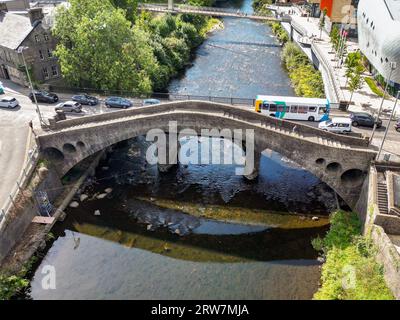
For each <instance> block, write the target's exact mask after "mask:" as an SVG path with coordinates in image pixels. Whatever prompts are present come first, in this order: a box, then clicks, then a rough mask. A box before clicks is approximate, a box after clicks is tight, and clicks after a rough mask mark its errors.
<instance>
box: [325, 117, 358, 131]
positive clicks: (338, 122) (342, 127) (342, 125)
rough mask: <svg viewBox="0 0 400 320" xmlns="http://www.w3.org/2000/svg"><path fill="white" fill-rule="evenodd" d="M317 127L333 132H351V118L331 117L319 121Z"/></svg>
mask: <svg viewBox="0 0 400 320" xmlns="http://www.w3.org/2000/svg"><path fill="white" fill-rule="evenodd" d="M318 128H320V129H321V130H325V131H329V132H334V133H349V132H351V119H350V118H344V117H337V118H332V120H327V121H322V122H320V123H319V125H318Z"/></svg>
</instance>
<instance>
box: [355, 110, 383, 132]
mask: <svg viewBox="0 0 400 320" xmlns="http://www.w3.org/2000/svg"><path fill="white" fill-rule="evenodd" d="M350 119H351V121H352V125H353V126H354V127H358V126H364V127H371V128H372V127H373V126H374V123H375V121H376V127H377V128H380V127H381V126H382V120H381V119H377V120H375V118H374V117H373V116H372V115H370V114H369V113H366V112H354V113H352V114H350Z"/></svg>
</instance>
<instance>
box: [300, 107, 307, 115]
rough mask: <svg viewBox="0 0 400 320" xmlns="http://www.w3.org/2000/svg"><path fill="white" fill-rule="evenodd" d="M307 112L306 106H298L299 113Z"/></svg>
mask: <svg viewBox="0 0 400 320" xmlns="http://www.w3.org/2000/svg"><path fill="white" fill-rule="evenodd" d="M307 112H308V107H305V106H299V113H307Z"/></svg>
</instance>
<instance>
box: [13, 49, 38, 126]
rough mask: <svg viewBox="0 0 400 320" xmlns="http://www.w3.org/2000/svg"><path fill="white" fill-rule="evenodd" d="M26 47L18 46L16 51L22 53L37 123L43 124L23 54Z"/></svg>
mask: <svg viewBox="0 0 400 320" xmlns="http://www.w3.org/2000/svg"><path fill="white" fill-rule="evenodd" d="M26 49H28V47H19V48H18V51H17V52H18V53H20V54H21V55H22V61H23V62H24V66H25V72H26V75H27V77H28V81H29V86H30V89H31V92H32V97H33V99H34V100H35V104H36V113H37V114H38V117H39V123H40V125H41V126H42V125H44V124H45V122H44V121H43V118H42V114H41V113H40V109H39V105H38V103H37V99H36V95H35V90H34V88H33V84H32V79H31V76H30V74H29V70H28V66H27V65H26V61H25V56H24V50H26Z"/></svg>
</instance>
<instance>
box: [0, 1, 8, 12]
mask: <svg viewBox="0 0 400 320" xmlns="http://www.w3.org/2000/svg"><path fill="white" fill-rule="evenodd" d="M7 11H8V9H7V3H6V2H0V12H7Z"/></svg>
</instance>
